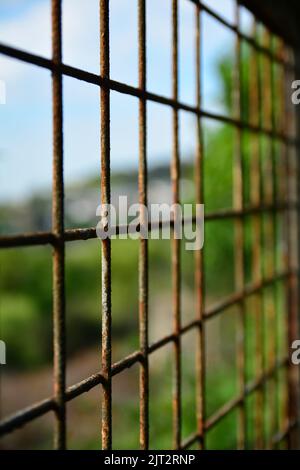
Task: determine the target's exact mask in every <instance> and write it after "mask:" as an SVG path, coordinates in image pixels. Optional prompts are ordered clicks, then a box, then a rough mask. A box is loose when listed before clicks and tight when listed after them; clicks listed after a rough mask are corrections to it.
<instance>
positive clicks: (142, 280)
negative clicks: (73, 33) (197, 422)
mask: <svg viewBox="0 0 300 470" xmlns="http://www.w3.org/2000/svg"><path fill="white" fill-rule="evenodd" d="M138 30H139V88H140V89H141V90H142V91H143V92H145V90H146V0H139V3H138ZM139 202H140V204H141V207H142V208H143V209H142V210H141V213H140V218H141V221H140V225H141V227H144V226H145V225H146V224H148V222H147V219H146V214H145V210H144V208H145V207H146V206H147V104H146V100H145V99H144V98H141V99H140V101H139ZM139 334H140V349H141V353H142V356H143V360H142V362H141V367H140V446H141V449H148V447H149V361H148V240H147V239H146V238H143V237H141V240H140V248H139Z"/></svg>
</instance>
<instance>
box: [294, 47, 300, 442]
mask: <svg viewBox="0 0 300 470" xmlns="http://www.w3.org/2000/svg"><path fill="white" fill-rule="evenodd" d="M294 55H295V67H296V70H299V69H300V55H299V50H294ZM296 135H297V136H298V138H299V136H300V110H299V106H298V107H297V109H296ZM296 159H297V189H296V191H297V205H298V210H297V249H298V253H297V270H298V282H297V292H298V304H297V306H298V308H297V318H298V338H300V307H299V302H300V145H299V143H298V145H297V146H296ZM298 374H299V375H298V400H297V402H298V423H297V439H298V446H297V448H298V449H299V448H300V373H298Z"/></svg>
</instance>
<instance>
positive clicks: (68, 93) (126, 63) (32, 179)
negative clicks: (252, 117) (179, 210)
mask: <svg viewBox="0 0 300 470" xmlns="http://www.w3.org/2000/svg"><path fill="white" fill-rule="evenodd" d="M98 3H99V1H98V0H63V44H64V48H63V60H64V62H65V63H66V64H70V65H74V66H76V67H80V68H83V69H85V70H88V71H91V72H94V73H99V54H100V52H99V14H98ZM206 3H207V4H209V5H210V6H211V7H213V8H215V9H216V10H217V11H218V12H219V13H220V14H222V15H223V16H224V17H225V18H226V19H228V20H230V21H233V18H234V10H233V6H234V1H233V0H222V1H220V0H207V2H206ZM147 4H148V7H147V41H148V49H147V66H148V77H147V88H148V90H150V91H153V92H155V93H159V94H161V95H165V96H170V95H171V53H170V48H171V17H170V15H171V0H148V2H147ZM179 5H180V90H179V91H180V100H181V101H183V102H186V103H189V104H193V103H194V100H195V69H194V54H195V50H194V21H195V20H194V7H193V5H192V3H191V2H189V0H180V2H179ZM110 12H111V13H110V20H111V24H110V33H111V77H112V78H113V79H115V80H119V81H121V82H125V83H129V84H131V85H137V79H138V68H137V0H111V1H110ZM247 22H248V16H247V15H245V27H246V23H247ZM233 40H234V37H233V35H232V33H231V32H230V31H228V30H226V29H225V28H224V27H222V26H221V25H219V24H218V23H217V22H216V21H215V20H213V19H211V18H210V17H209V16H208V15H206V14H204V15H203V41H202V51H203V57H204V60H203V70H202V74H203V97H204V100H203V104H204V108H205V109H207V110H212V111H216V112H222V111H223V110H222V106H221V105H220V103H219V102H218V95H219V93H220V86H219V81H218V76H217V73H216V69H215V64H216V61H217V59H218V57H220V56H221V55H222V54H224V53H226V52H228V51H230V50H231V49H232V48H233ZM0 42H2V43H5V44H10V45H13V46H15V47H19V48H23V49H26V50H28V51H30V52H33V53H36V54H40V55H43V56H45V57H50V56H51V29H50V0H1V4H0ZM0 79H1V80H4V81H5V83H6V90H7V98H6V105H1V106H0V142H1V143H0V165H1V181H0V198H1V200H2V201H3V200H7V199H20V198H22V197H26V196H27V195H28V194H30V193H32V192H35V191H39V190H41V189H44V188H50V186H51V174H52V166H51V158H52V155H51V145H52V135H51V133H52V131H51V128H52V123H51V76H50V73H49V72H48V71H45V70H42V69H40V68H38V67H34V66H30V65H27V64H24V63H22V62H18V61H15V60H11V59H9V58H7V57H4V56H0ZM99 120H100V112H99V88H98V87H96V86H94V85H90V84H85V83H83V82H80V81H78V80H75V79H71V78H65V79H64V137H65V181H66V184H69V183H71V182H74V181H78V180H80V179H81V178H83V177H86V176H89V175H97V174H100V156H99V153H100V151H99V129H100V123H99ZM180 123H181V131H180V140H181V151H182V155H183V158H185V156H188V155H190V154H191V153H192V151H193V148H194V146H195V135H194V134H195V132H194V121H193V118H192V116H190V115H189V114H188V113H181V114H180ZM148 134H149V139H148V155H149V165H150V166H151V165H156V164H157V163H160V162H162V161H163V160H166V159H167V158H169V156H170V151H171V142H172V133H171V110H170V109H169V108H168V107H165V106H161V105H157V104H153V103H149V105H148ZM111 141H112V148H111V159H112V167H113V169H114V168H117V169H118V168H133V167H135V168H136V167H137V158H138V101H137V100H136V99H135V98H133V97H128V96H124V95H121V94H118V93H114V92H112V94H111Z"/></svg>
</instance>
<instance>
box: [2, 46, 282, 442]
mask: <svg viewBox="0 0 300 470" xmlns="http://www.w3.org/2000/svg"><path fill="white" fill-rule="evenodd" d="M243 54H244V60H243V70H244V73H243V77H244V82H243V101H244V112H245V116H244V118H245V119H247V117H248V112H249V110H248V108H249V106H248V104H247V103H248V101H247V98H246V97H247V96H248V95H249V93H248V91H249V83H248V80H249V51H248V50H247V48H245V49H244V50H243ZM232 64H233V61H232V58H231V57H230V56H227V57H223V58H222V60H220V61H219V63H218V65H217V67H218V73H219V75H220V77H221V80H222V90H223V91H222V98H221V99H222V101H223V105H224V108H225V109H226V112H227V113H228V114H229V115H230V114H231V113H232ZM195 124H196V123H193V125H195ZM203 124H204V155H205V162H204V183H205V188H204V190H205V210H206V213H208V212H211V211H216V210H219V209H224V208H231V207H232V204H233V203H232V201H233V155H234V142H235V130H234V128H233V127H231V126H229V125H223V124H215V123H212V122H209V121H204V122H203ZM195 129H196V126H195ZM195 132H196V130H195ZM183 157H184V158H183V161H184V163H183V164H182V168H181V170H182V175H183V183H184V184H183V185H182V201H183V202H193V201H194V199H193V197H194V193H193V184H194V166H193V161H194V156H193V155H184V156H183ZM243 157H244V164H245V177H246V186H245V200H246V203H248V204H249V192H250V191H249V188H250V181H249V177H248V175H249V173H250V171H249V168H250V147H249V136H248V137H247V135H245V136H244V141H243ZM136 182H137V173H136V172H134V171H131V172H118V173H113V174H112V187H113V194H126V195H128V197H129V199H130V200H133V201H134V200H135V198H136ZM99 186H100V183H99V178H98V176H94V175H92V177H91V178H90V179H89V180H86V181H80V182H78V184H73V185H71V186H69V187H67V188H66V227H67V228H72V227H80V226H81V227H84V226H95V225H96V223H97V220H96V218H95V215H94V214H95V208H96V206H97V204H98V202H97V201H99ZM149 188H150V189H149V191H150V196H149V199H150V202H151V198H152V197H154V196H155V197H156V200H157V199H160V198H161V200H160V202H165V201H164V199H165V197H164V195H165V194H169V192H170V175H169V168H168V166H164V165H162V166H161V167H155V168H152V169H150V170H149ZM151 188H153V190H152V193H151ZM50 200H51V199H50V194H48V193H39V194H35V195H33V196H32V198H30V199H29V200H27V201H25V202H24V203H23V204H22V205H21V204H18V205H17V204H15V205H10V206H8V205H3V206H1V207H0V215H1V217H0V220H1V232H2V233H5V234H7V233H18V232H22V231H24V230H25V229H30V231H32V230H48V229H49V226H50V223H51V202H50ZM85 209H86V210H85ZM278 223H279V222H278ZM279 236H281V235H280V230H279ZM252 241H253V238H252V231H251V221H250V219H249V221H248V220H247V221H246V245H245V259H246V266H247V272H246V275H247V282H250V281H251V277H252V273H251V269H250V266H251V246H252ZM149 252H150V257H149V260H150V261H149V263H150V266H149V322H150V325H149V328H150V341H151V342H153V341H155V340H158V339H159V338H161V337H162V336H163V335H165V334H168V333H170V332H171V331H172V303H171V295H172V290H171V289H172V286H171V253H170V243H169V241H167V240H150V241H149ZM0 256H1V339H3V340H4V341H6V344H7V363H8V365H7V367H6V368H5V369H4V368H1V374H2V377H1V381H2V384H1V389H2V402H1V403H2V404H1V414H2V416H6V415H7V414H9V413H11V412H14V411H16V410H17V409H18V408H20V407H21V406H26V405H29V404H30V403H32V402H33V401H34V400H36V399H42V398H44V397H45V396H48V395H50V394H51V361H52V354H53V351H52V294H51V283H52V280H51V278H52V272H51V271H52V258H51V256H52V253H51V249H50V247H47V246H45V247H32V248H20V249H10V250H1V254H0ZM278 256H279V255H278ZM204 257H205V293H206V307H208V306H210V305H211V304H213V303H214V302H216V301H218V300H220V299H222V298H224V297H226V296H227V295H230V294H231V293H232V292H234V222H233V221H228V220H223V221H215V222H208V223H206V227H205V248H204ZM100 266H101V247H100V242H99V241H98V240H89V241H80V242H71V243H68V244H67V246H66V307H67V312H66V313H67V351H68V384H73V383H75V382H76V381H78V380H81V379H83V378H85V377H86V376H88V375H89V374H92V373H95V372H97V371H98V370H99V367H100V348H101V331H100V328H101V327H100V325H101V308H100V305H101V280H100ZM112 292H113V301H112V312H113V360H114V361H116V360H119V359H121V358H122V357H124V355H126V354H129V353H130V352H133V351H135V350H136V349H138V241H133V240H114V241H112ZM276 292H277V303H278V306H279V307H280V308H279V311H280V312H282V314H281V316H279V317H278V325H277V329H278V332H279V335H281V336H280V337H281V339H280V344H281V347H282V350H283V348H284V347H285V344H284V340H283V338H284V336H285V331H284V328H283V325H284V311H285V308H284V293H283V288H282V286H280V285H279V286H277V291H276ZM272 295H273V292H272V290H270V289H269V291H266V293H265V298H266V304H267V305H268V299H270V298H272ZM253 300H254V299H252V298H249V299H248V300H247V302H246V350H247V364H246V366H247V368H246V375H247V379H248V380H251V379H253V378H254V377H255V359H254V358H255V347H256V344H257V341H258V340H259V339H258V338H256V337H255V307H254V305H255V304H254V301H253ZM195 301H196V295H195V288H194V253H193V252H188V251H186V250H185V249H184V243H182V322H183V324H186V323H187V322H188V321H190V320H192V319H193V318H195ZM237 320H238V312H237V309H236V308H231V309H229V310H226V311H225V312H224V313H223V314H222V315H221V316H219V317H216V318H214V319H212V320H210V321H209V322H208V323H207V327H206V333H205V334H206V366H207V379H206V396H207V402H206V415H207V416H210V415H211V414H212V413H213V412H215V411H216V410H217V409H218V408H219V407H220V406H222V405H223V404H224V403H225V402H226V401H227V400H230V399H232V398H234V397H235V396H237V395H238V380H237V360H236V358H237V323H238V321H237ZM197 341H198V337H197V334H196V332H190V333H188V334H186V335H184V337H183V341H182V347H183V357H182V381H183V389H182V411H183V437H188V436H189V435H190V434H191V433H193V432H195V430H196V416H195V404H196V383H195V373H194V371H195V352H196V344H197ZM150 373H151V379H150V446H151V448H158V449H163V448H170V447H171V445H172V435H171V429H172V409H171V407H172V400H171V394H172V391H171V388H172V349H171V348H170V347H165V348H164V349H163V350H161V351H158V352H156V353H154V354H153V355H151V358H150ZM277 379H278V380H281V381H282V382H283V378H282V377H278V378H277ZM268 386H269V385H268ZM113 396H114V403H113V426H114V427H113V436H114V440H113V447H114V448H116V449H121V448H137V447H138V421H139V419H138V413H139V410H138V367H137V366H134V367H133V368H132V369H130V370H128V371H125V372H123V373H122V374H121V375H120V376H118V377H115V378H114V380H113ZM100 400H101V391H100V388H98V387H97V388H96V389H95V390H93V391H91V392H89V393H88V394H86V395H84V396H82V397H80V398H78V399H76V400H74V401H72V402H71V403H70V404H68V433H69V435H68V440H69V447H70V448H91V449H93V448H98V447H99V429H100V425H99V423H100ZM254 402H255V395H254V396H250V397H249V399H247V403H246V405H247V410H248V411H247V423H248V436H247V446H248V447H252V446H253V445H254V438H255V436H254V431H253V420H254ZM282 403H283V405H282V406H284V388H283V387H282ZM270 406H271V404H270ZM51 420H52V418H51V417H50V416H46V417H43V418H41V419H39V420H37V422H35V423H32V424H30V425H28V426H26V427H25V428H24V430H20V431H17V432H16V433H15V434H14V435H13V436H8V437H7V438H5V439H4V441H3V443H2V445H3V446H6V447H7V448H15V447H17V448H48V447H51V430H50V429H51V426H49V423H50V422H51ZM265 420H266V426H267V427H268V426H269V422H270V419H269V418H268V416H266V417H265ZM237 423H238V412H237V411H234V412H232V413H230V414H229V415H228V416H227V417H226V418H225V419H223V420H222V421H221V422H220V423H219V424H218V425H217V426H216V427H215V429H214V430H212V431H210V432H208V435H207V447H208V448H218V449H222V448H235V447H236V442H237ZM269 427H270V426H269ZM268 432H269V433H271V429H269V430H268Z"/></svg>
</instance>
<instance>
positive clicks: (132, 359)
mask: <svg viewBox="0 0 300 470" xmlns="http://www.w3.org/2000/svg"><path fill="white" fill-rule="evenodd" d="M291 274H293V273H292V272H287V273H282V274H280V275H278V276H275V277H273V278H271V279H268V280H266V281H264V282H262V283H260V284H257V285H255V286H251V287H249V288H248V289H246V290H245V292H243V293H240V294H235V295H234V296H231V297H230V298H229V299H227V300H226V301H224V302H222V305H221V303H220V304H219V305H218V306H215V307H212V308H211V309H209V310H207V311H206V313H205V315H204V320H207V319H210V318H212V316H215V315H217V313H221V312H222V311H224V310H226V309H227V308H229V307H230V306H233V305H234V304H235V303H237V302H239V301H240V300H241V298H242V296H244V297H245V296H249V295H253V294H255V293H256V292H258V291H259V290H261V289H262V288H264V287H266V286H268V285H270V284H272V283H274V282H277V281H279V280H281V279H284V278H286V277H288V276H289V275H291ZM200 325H201V322H199V321H197V320H194V321H192V322H191V323H189V324H188V325H185V326H184V327H182V328H181V330H180V335H183V334H185V333H187V332H188V331H190V330H191V329H193V328H196V327H199V326H200ZM175 339H176V336H175V335H174V334H171V335H168V336H165V337H164V338H161V339H160V340H158V341H156V342H154V343H153V344H151V345H150V346H149V348H148V354H151V353H153V352H155V351H157V350H158V349H160V348H162V347H163V346H165V345H167V344H169V343H172V342H173V341H174V340H175ZM142 360H143V355H142V353H141V352H140V351H135V352H134V353H132V354H130V355H129V356H127V357H125V358H124V359H121V360H120V361H119V362H116V363H115V364H113V366H112V376H115V375H117V374H119V373H121V372H122V371H124V370H125V369H127V368H129V367H132V366H133V365H135V364H136V363H138V362H141V361H142ZM104 382H105V379H104V377H103V375H102V374H101V373H97V374H94V375H92V376H90V377H88V378H87V379H85V380H83V381H81V382H79V383H77V384H75V385H72V386H71V387H69V388H68V389H67V392H66V400H67V401H69V400H72V399H73V398H76V397H78V396H79V395H81V394H82V393H85V392H88V391H89V390H91V389H92V388H93V387H95V386H97V385H98V384H100V383H102V384H103V383H104ZM257 386H258V385H257V384H256V385H255V383H254V385H252V386H251V388H250V389H249V390H250V391H249V393H250V392H251V391H254V389H255V387H257ZM54 409H55V401H54V398H48V399H46V400H43V401H42V402H39V403H37V404H34V405H32V406H31V407H28V408H25V409H24V410H21V411H20V412H18V413H16V414H15V415H13V416H11V417H8V418H7V419H5V420H4V421H2V422H0V435H2V434H6V433H8V432H11V431H13V430H14V429H16V428H19V427H20V426H23V425H24V424H26V423H28V422H29V421H31V420H32V419H34V418H36V417H39V416H42V415H44V414H45V413H47V412H48V411H51V410H54Z"/></svg>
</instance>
